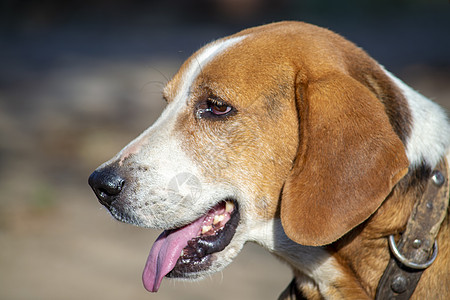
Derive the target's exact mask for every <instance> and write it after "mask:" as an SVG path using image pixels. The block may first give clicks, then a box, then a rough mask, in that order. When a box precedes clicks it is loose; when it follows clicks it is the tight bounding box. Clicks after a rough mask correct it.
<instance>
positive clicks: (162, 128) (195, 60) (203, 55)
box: [118, 36, 245, 165]
mask: <svg viewBox="0 0 450 300" xmlns="http://www.w3.org/2000/svg"><path fill="white" fill-rule="evenodd" d="M244 38H245V36H239V37H234V38H229V39H223V40H219V41H216V42H213V43H211V44H209V45H208V46H206V47H205V48H204V49H203V50H202V51H201V52H200V53H198V54H197V55H196V56H194V57H192V58H191V62H190V64H189V66H188V68H187V69H186V71H185V72H184V73H183V74H182V80H181V86H180V87H179V89H178V91H177V93H176V96H175V99H174V101H173V102H171V103H170V104H169V105H168V106H167V108H166V109H165V110H164V112H163V113H162V114H161V116H160V117H159V118H158V120H157V121H156V122H155V123H154V124H153V125H152V126H151V127H150V128H148V129H147V130H146V131H144V132H143V133H142V134H141V135H140V136H139V137H137V138H136V139H135V140H133V141H132V142H131V143H130V144H128V145H127V146H126V147H125V148H124V149H122V151H120V153H119V154H118V156H119V165H121V164H122V163H123V161H124V160H125V159H126V158H127V157H129V156H130V155H132V154H136V153H138V152H139V151H140V150H141V148H142V146H143V145H145V144H146V143H147V142H148V139H149V137H150V136H152V133H153V138H156V137H157V136H160V137H161V136H162V135H164V134H165V135H168V136H170V131H171V129H172V127H173V124H175V120H176V118H177V116H178V114H179V112H180V111H181V110H182V108H183V107H184V106H185V104H186V103H187V100H188V98H189V90H190V89H191V87H192V84H193V82H194V81H195V79H196V78H197V76H198V75H199V74H200V73H201V71H202V69H203V68H204V67H205V66H206V65H207V64H208V62H210V61H211V60H212V59H213V58H214V57H216V56H217V55H218V54H220V53H222V52H223V51H225V50H226V49H228V48H229V47H231V46H232V45H234V44H236V43H238V42H240V41H242V40H243V39H244ZM156 130H157V131H158V133H157V134H154V133H155V131H156ZM161 140H164V139H161Z"/></svg>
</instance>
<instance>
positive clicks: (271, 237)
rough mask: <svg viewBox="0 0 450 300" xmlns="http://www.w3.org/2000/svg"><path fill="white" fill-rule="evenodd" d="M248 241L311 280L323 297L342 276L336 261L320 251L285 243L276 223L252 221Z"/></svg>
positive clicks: (285, 236) (289, 240)
mask: <svg viewBox="0 0 450 300" xmlns="http://www.w3.org/2000/svg"><path fill="white" fill-rule="evenodd" d="M249 228H250V230H249V237H248V238H249V240H252V241H254V242H256V243H259V244H261V245H262V246H263V247H265V248H266V249H268V250H269V251H270V252H272V253H274V254H275V255H277V256H278V257H280V258H281V259H282V260H284V261H286V262H288V263H289V264H290V265H291V266H294V267H295V268H296V269H298V270H301V271H302V272H303V273H304V275H306V276H307V277H309V278H310V279H312V280H313V281H314V282H315V283H316V284H317V286H318V288H319V290H320V292H321V293H322V294H323V295H326V294H328V290H329V288H330V287H331V286H332V283H334V282H336V281H337V279H338V278H340V277H341V276H342V274H341V273H340V272H339V270H338V269H337V268H336V266H337V265H338V263H337V262H336V260H335V259H334V258H333V257H332V256H331V255H330V254H329V252H327V251H326V250H325V249H323V248H322V247H311V246H303V245H299V244H297V243H295V242H293V241H292V240H291V239H289V238H288V237H287V235H286V233H285V232H284V230H283V226H282V224H281V220H280V219H271V220H268V221H254V223H253V224H252V225H251V226H249Z"/></svg>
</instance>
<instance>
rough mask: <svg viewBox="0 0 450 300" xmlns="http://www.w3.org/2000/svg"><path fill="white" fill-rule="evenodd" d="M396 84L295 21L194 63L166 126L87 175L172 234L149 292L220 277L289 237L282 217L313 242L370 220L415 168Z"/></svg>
mask: <svg viewBox="0 0 450 300" xmlns="http://www.w3.org/2000/svg"><path fill="white" fill-rule="evenodd" d="M356 60H357V61H356ZM361 68H362V69H364V70H365V71H364V72H363V75H361V76H360V75H358V74H361V72H358V71H357V70H359V69H361ZM358 76H359V77H358ZM385 78H386V75H385V74H383V71H382V70H381V69H379V68H378V67H377V66H376V64H375V63H374V62H373V61H372V60H371V59H370V58H368V57H367V56H366V54H364V52H362V51H361V50H359V49H357V48H356V47H355V46H353V45H352V44H350V43H349V42H347V41H345V40H344V39H342V38H341V37H339V36H337V35H335V34H332V33H331V32H329V31H327V30H324V29H320V28H317V27H315V26H312V25H307V24H303V23H295V22H286V23H279V24H272V25H267V26H263V27H258V28H254V29H249V30H246V31H243V32H240V33H238V34H236V35H233V36H230V37H227V38H224V39H221V40H218V41H216V42H213V43H211V44H209V45H207V46H205V47H203V48H202V49H200V50H199V51H198V52H196V53H195V54H194V55H193V56H192V57H191V58H189V59H188V60H187V61H186V62H185V63H184V64H183V66H182V67H181V69H180V70H179V72H178V73H177V74H176V75H175V77H174V78H173V79H172V80H171V81H170V82H169V83H168V84H167V86H166V87H165V89H164V98H165V99H166V100H167V102H168V105H167V108H166V109H165V111H164V112H163V113H162V115H161V116H160V118H159V119H158V120H157V121H156V122H155V124H154V125H153V126H151V127H150V128H149V129H147V130H146V131H145V132H144V133H142V134H141V135H140V136H139V137H138V138H136V139H135V140H134V141H132V142H131V143H130V144H129V145H128V146H126V147H125V148H124V149H123V150H122V151H120V152H119V153H118V154H117V155H116V156H115V157H114V158H113V159H111V160H110V161H108V162H106V163H105V164H103V165H102V166H100V167H99V168H98V169H97V170H96V171H95V172H94V173H93V174H92V175H91V177H90V179H89V181H90V184H91V186H92V187H93V189H94V191H95V193H96V194H97V197H98V198H99V200H100V202H101V203H102V204H103V205H105V206H106V207H107V208H108V209H109V210H110V212H111V214H112V215H113V216H114V217H115V218H117V219H118V220H121V221H124V222H128V223H132V224H135V225H138V226H143V227H151V228H159V229H164V232H163V233H162V234H161V235H160V237H159V238H158V239H157V241H156V242H155V244H154V246H153V248H152V250H151V252H150V255H149V258H148V261H147V264H146V267H145V270H144V274H143V281H144V284H145V286H146V288H147V289H149V290H151V291H156V290H157V289H158V287H159V285H160V282H161V280H162V278H163V277H164V276H166V275H167V276H169V277H179V278H198V277H203V276H204V275H207V274H210V273H213V272H216V271H218V270H221V269H222V268H224V267H225V266H226V265H227V264H229V263H230V262H231V261H232V260H233V258H234V257H235V256H236V255H237V254H238V252H239V251H240V249H241V248H242V246H243V245H244V243H245V242H246V241H257V242H259V243H262V244H264V243H273V241H274V240H276V239H277V235H279V234H284V233H280V232H278V231H277V230H275V226H268V225H267V224H273V223H270V222H271V221H272V220H281V223H282V228H283V230H284V232H285V233H286V234H287V236H288V237H289V238H291V239H292V240H293V241H295V242H296V243H300V244H303V245H313V246H315V245H323V244H327V243H331V242H333V241H335V240H336V239H338V238H339V237H341V236H342V235H343V234H345V233H347V232H348V231H349V230H351V229H352V228H354V227H355V226H357V225H358V224H360V223H361V222H363V221H364V220H365V219H367V218H368V217H369V216H370V215H371V214H372V213H373V212H374V211H375V210H376V209H377V208H378V207H379V205H380V204H381V202H382V201H383V200H384V199H385V197H386V196H387V195H388V194H389V193H390V191H391V189H392V187H393V186H394V185H395V184H396V183H397V181H398V180H399V179H400V178H401V177H402V176H403V175H404V174H405V172H406V169H407V167H408V160H407V158H406V155H405V151H404V147H403V144H402V142H401V138H402V136H401V134H402V133H401V132H399V130H397V131H396V130H395V125H393V124H392V122H390V120H389V117H388V115H387V114H386V109H385V106H384V105H383V104H382V102H381V101H380V100H379V99H378V98H377V96H378V94H381V93H383V92H385V90H386V89H387V88H388V87H389V83H388V82H384V85H383V84H381V81H382V80H385V81H386V79H385ZM386 86H387V87H386Z"/></svg>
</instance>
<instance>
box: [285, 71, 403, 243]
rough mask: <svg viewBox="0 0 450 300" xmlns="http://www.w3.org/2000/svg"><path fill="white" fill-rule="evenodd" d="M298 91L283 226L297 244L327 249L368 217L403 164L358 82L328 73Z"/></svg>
mask: <svg viewBox="0 0 450 300" xmlns="http://www.w3.org/2000/svg"><path fill="white" fill-rule="evenodd" d="M297 86H298V87H297V109H298V113H299V119H300V121H299V123H300V129H299V131H300V142H299V143H300V144H299V148H298V153H297V157H296V160H295V161H294V166H293V169H292V170H291V173H290V175H289V177H288V179H287V181H286V183H285V186H284V189H283V194H282V199H281V221H282V224H283V228H284V230H285V232H286V234H287V235H288V236H289V238H291V239H292V240H294V241H295V242H297V243H299V244H302V245H311V246H318V245H325V244H329V243H332V242H334V241H335V240H337V239H338V238H340V237H341V236H342V235H344V234H345V233H347V232H348V231H350V230H351V229H352V228H354V227H355V226H357V225H359V224H360V223H362V222H363V221H364V220H366V219H367V218H368V217H369V216H370V215H371V214H372V213H374V212H375V211H376V210H377V208H378V207H379V206H380V205H381V203H382V202H383V200H384V199H385V198H386V197H387V196H388V194H389V193H390V192H391V190H392V188H393V186H394V185H395V184H396V183H397V182H398V181H399V180H400V179H401V178H402V177H403V176H404V175H405V174H406V173H407V168H408V165H409V162H408V159H407V157H406V153H405V149H404V146H403V144H402V142H401V141H400V139H399V138H398V136H397V135H396V134H395V133H394V131H393V129H392V127H391V125H390V123H389V119H388V116H387V115H386V113H385V111H384V106H383V105H382V104H381V102H380V101H379V100H378V99H377V98H376V97H375V96H374V95H373V94H372V93H371V92H370V91H369V90H368V89H367V88H366V87H365V86H363V85H362V84H361V83H359V82H358V81H356V80H355V79H353V78H351V77H350V76H347V75H344V74H332V75H330V76H329V77H326V78H320V79H318V80H315V81H313V82H308V83H306V82H300V83H298V84H297Z"/></svg>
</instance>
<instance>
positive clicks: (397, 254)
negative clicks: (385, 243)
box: [389, 234, 438, 270]
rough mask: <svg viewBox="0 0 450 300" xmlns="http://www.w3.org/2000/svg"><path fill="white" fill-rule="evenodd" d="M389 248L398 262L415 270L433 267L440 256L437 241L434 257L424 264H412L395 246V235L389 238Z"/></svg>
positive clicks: (435, 242) (434, 245) (434, 246)
mask: <svg viewBox="0 0 450 300" xmlns="http://www.w3.org/2000/svg"><path fill="white" fill-rule="evenodd" d="M389 248H391V251H392V253H393V254H394V256H395V258H396V259H397V260H398V261H400V262H401V263H402V264H403V265H404V266H406V267H408V268H411V269H415V270H423V269H426V268H428V267H429V266H431V264H432V263H433V262H434V260H435V259H436V257H437V254H438V245H437V241H436V240H435V241H434V244H433V255H432V256H431V258H430V259H429V260H428V261H427V262H425V263H422V264H418V263H415V262H412V261H410V260H409V259H407V258H406V257H404V256H403V255H402V254H401V253H400V251H399V250H398V248H397V245H396V244H395V240H394V235H392V234H391V235H390V236H389Z"/></svg>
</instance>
